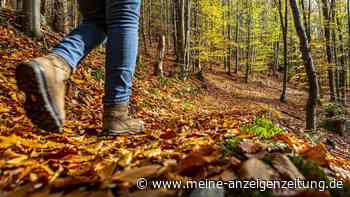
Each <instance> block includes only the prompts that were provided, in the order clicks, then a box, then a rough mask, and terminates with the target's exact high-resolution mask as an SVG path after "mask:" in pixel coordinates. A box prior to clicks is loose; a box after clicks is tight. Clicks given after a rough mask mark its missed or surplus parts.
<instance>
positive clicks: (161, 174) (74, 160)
mask: <svg viewBox="0 0 350 197" xmlns="http://www.w3.org/2000/svg"><path fill="white" fill-rule="evenodd" d="M59 39H60V36H59V35H57V34H54V33H51V32H49V31H46V39H45V40H46V42H39V41H33V40H31V39H29V38H27V37H25V36H23V35H22V34H21V33H20V32H19V31H17V30H16V29H15V28H13V27H11V26H0V40H1V42H0V65H1V66H0V196H31V197H36V196H112V195H113V194H116V193H118V194H119V195H125V196H127V195H128V196H146V195H149V196H174V195H187V193H186V192H187V191H185V190H180V189H179V190H164V189H163V190H154V191H149V190H148V191H146V190H144V191H137V190H136V187H135V184H136V180H137V179H138V178H140V177H143V178H148V179H150V180H152V179H166V180H182V181H184V180H189V179H195V180H200V179H201V180H203V179H214V180H217V179H223V180H231V179H236V178H237V177H240V178H244V177H246V178H254V177H265V178H267V179H289V178H291V177H294V178H295V177H300V178H301V177H303V178H306V179H307V180H310V179H317V180H325V179H327V180H328V178H327V177H333V178H337V179H338V180H344V181H345V182H344V183H349V181H350V145H349V144H350V140H349V138H348V137H342V136H340V135H338V134H329V133H326V132H319V133H318V134H317V135H314V134H304V132H303V129H302V128H304V122H305V117H304V113H305V112H304V105H305V100H306V96H307V93H306V92H305V90H303V88H299V87H297V86H295V85H293V84H291V85H290V87H289V90H288V91H289V99H288V103H281V102H280V101H279V96H280V92H281V90H280V89H281V88H280V81H279V80H277V79H273V78H271V77H268V76H266V75H263V74H256V75H253V77H252V79H251V82H249V83H248V84H245V83H244V82H243V81H244V80H243V78H242V77H240V75H232V76H230V75H227V74H226V73H224V71H223V70H221V69H220V68H219V67H217V68H214V69H213V70H210V71H208V72H205V80H204V81H199V80H195V79H190V80H188V81H186V82H183V81H179V80H177V79H176V78H174V77H165V78H163V79H159V78H158V77H155V76H153V75H152V72H151V71H153V65H154V63H155V62H154V57H153V58H152V57H148V56H143V58H142V60H141V63H139V65H138V70H137V72H136V74H135V83H134V87H133V96H132V99H131V106H132V107H131V109H132V112H133V114H135V116H136V117H138V118H142V119H143V120H144V121H145V122H146V133H145V134H142V135H135V136H120V137H113V138H109V139H105V140H101V139H98V138H97V136H96V135H97V134H98V133H99V132H100V131H101V126H102V122H101V119H102V96H103V78H104V74H103V67H104V52H103V50H102V49H97V50H94V51H93V52H92V53H91V54H90V55H89V56H88V57H87V58H86V59H85V60H84V62H82V65H81V66H80V68H79V69H78V70H77V71H76V72H75V73H74V75H73V77H72V79H71V80H69V82H68V86H69V90H68V93H67V97H66V110H67V122H66V127H65V131H64V134H55V133H42V132H40V131H39V130H37V129H36V128H35V127H34V126H33V125H32V123H31V122H30V120H29V119H28V118H27V117H26V116H25V112H24V110H23V102H24V99H25V98H24V95H23V94H22V93H21V92H19V91H18V90H17V87H16V82H15V78H14V71H15V65H16V64H17V63H19V62H21V61H23V60H26V59H30V58H33V57H37V56H40V55H42V54H43V53H45V52H46V50H43V49H45V48H47V46H53V45H54V44H55V43H57V42H58V41H59ZM172 65H173V60H172V59H171V58H169V59H167V60H166V63H165V67H168V68H169V67H171V66H172ZM259 117H260V118H261V117H264V118H262V119H263V120H265V119H271V120H272V121H273V122H274V124H273V125H272V124H270V122H267V123H266V121H265V126H266V125H268V127H269V128H265V130H264V132H263V133H259V132H249V131H246V130H244V129H242V128H243V127H248V126H247V125H249V124H251V123H252V122H254V121H255V120H256V119H259ZM260 126H261V125H260ZM263 126H264V125H262V127H263ZM280 128H281V129H280ZM270 130H271V131H270ZM275 131H276V133H273V132H275ZM327 139H328V140H327ZM285 155H288V157H284V156H285ZM269 158H270V159H269ZM276 158H284V159H285V158H287V160H288V161H292V162H293V164H294V165H295V166H297V168H298V169H294V168H293V167H290V168H291V169H290V171H291V172H289V173H283V170H282V171H281V168H280V167H281V165H282V164H281V163H279V162H278V161H277V160H276ZM288 158H289V159H288ZM300 159H301V160H300ZM282 160H283V159H282ZM260 161H263V162H260ZM275 161H276V162H275ZM252 162H253V164H254V165H252ZM282 163H283V162H282ZM287 163H288V162H287ZM293 164H291V165H293ZM294 165H293V166H294ZM271 166H273V167H271ZM287 166H290V165H287ZM310 166H311V167H310ZM282 168H288V167H286V165H285V166H283V167H282ZM310 168H311V169H312V171H311V172H310V171H308V170H307V169H310ZM264 169H265V170H264ZM293 169H294V170H293ZM259 170H260V172H259ZM261 170H262V171H263V172H261ZM240 192H242V191H240V190H237V191H236V190H235V191H234V192H229V194H227V193H226V195H228V196H235V194H239V193H240ZM279 192H280V191H273V193H274V194H280V193H279ZM284 192H289V193H290V194H291V193H293V192H294V194H295V196H297V195H299V196H305V195H306V194H305V193H302V192H301V191H298V192H296V191H290V190H288V191H284ZM308 192H309V194H308V195H313V196H331V193H330V192H328V191H326V192H316V193H312V192H310V191H308ZM346 192H349V189H344V190H343V191H340V190H339V192H338V193H337V194H339V195H340V196H342V195H346V194H345V193H346ZM301 193H302V194H301ZM332 194H334V191H333V192H332ZM347 194H349V193H347ZM217 195H219V194H217ZM203 196H208V195H203Z"/></svg>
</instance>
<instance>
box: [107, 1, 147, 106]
mask: <svg viewBox="0 0 350 197" xmlns="http://www.w3.org/2000/svg"><path fill="white" fill-rule="evenodd" d="M106 3H107V6H106V12H107V13H106V16H107V24H106V25H107V35H108V42H107V59H106V77H107V78H106V96H105V98H104V103H105V104H119V103H125V102H128V101H129V96H130V95H131V86H132V79H133V75H134V71H135V66H136V58H137V48H138V28H139V14H140V4H141V2H140V0H118V1H114V0H106Z"/></svg>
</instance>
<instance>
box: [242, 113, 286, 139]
mask: <svg viewBox="0 0 350 197" xmlns="http://www.w3.org/2000/svg"><path fill="white" fill-rule="evenodd" d="M241 131H245V132H254V133H255V134H256V135H257V136H260V137H263V138H271V137H273V136H275V135H278V134H282V133H283V129H281V128H279V127H278V126H277V125H275V124H274V123H273V122H272V121H271V120H269V119H267V118H265V117H257V118H256V119H255V120H254V122H252V123H250V124H247V125H244V126H242V127H241Z"/></svg>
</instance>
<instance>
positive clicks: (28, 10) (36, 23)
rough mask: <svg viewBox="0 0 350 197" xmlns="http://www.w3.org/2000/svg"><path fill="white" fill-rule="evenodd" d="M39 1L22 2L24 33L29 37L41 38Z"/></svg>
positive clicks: (28, 0) (26, 0) (27, 0)
mask: <svg viewBox="0 0 350 197" xmlns="http://www.w3.org/2000/svg"><path fill="white" fill-rule="evenodd" d="M40 3H41V1H40V0H25V1H24V2H23V4H24V5H23V9H24V13H25V20H24V21H26V23H25V32H26V33H27V34H28V35H29V36H33V37H35V38H41V37H42V32H41V24H40Z"/></svg>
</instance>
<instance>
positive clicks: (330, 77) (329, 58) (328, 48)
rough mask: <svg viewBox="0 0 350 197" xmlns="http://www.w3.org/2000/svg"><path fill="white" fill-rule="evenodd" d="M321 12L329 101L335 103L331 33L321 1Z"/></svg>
mask: <svg viewBox="0 0 350 197" xmlns="http://www.w3.org/2000/svg"><path fill="white" fill-rule="evenodd" d="M322 12H323V18H324V33H325V38H326V54H327V63H328V84H329V89H330V99H331V101H336V95H335V84H334V72H333V65H332V64H333V61H332V47H331V33H330V22H331V21H330V12H329V5H328V1H327V0H322Z"/></svg>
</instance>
